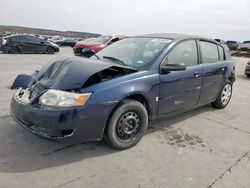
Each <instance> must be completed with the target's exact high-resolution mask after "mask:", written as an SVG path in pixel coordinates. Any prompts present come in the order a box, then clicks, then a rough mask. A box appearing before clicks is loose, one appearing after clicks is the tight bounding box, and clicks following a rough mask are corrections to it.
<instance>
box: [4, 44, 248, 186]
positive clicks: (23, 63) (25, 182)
mask: <svg viewBox="0 0 250 188" xmlns="http://www.w3.org/2000/svg"><path fill="white" fill-rule="evenodd" d="M60 55H73V53H72V49H71V48H62V49H61V52H60V53H58V54H56V55H3V54H1V55H0V65H1V69H0V91H1V94H0V104H1V105H0V187H1V188H7V187H25V188H34V187H37V188H39V187H46V188H47V187H51V188H52V187H53V188H59V187H63V188H66V187H84V188H85V187H87V188H89V187H91V188H92V187H96V188H101V187H108V188H123V187H124V188H130V187H132V188H144V187H146V188H160V187H161V188H168V187H171V188H172V187H173V188H184V187H185V188H187V187H188V188H189V187H190V188H200V187H216V188H217V187H218V188H221V187H225V188H226V187H227V188H228V187H230V188H234V187H235V188H236V187H237V188H240V187H250V178H249V175H250V162H249V157H250V122H249V115H250V113H249V109H250V79H248V78H247V77H246V76H245V75H244V68H245V65H246V62H247V61H248V60H250V59H246V58H235V59H236V61H237V70H236V71H237V81H236V82H235V84H234V92H233V98H232V100H231V103H230V104H229V106H228V107H227V108H226V109H224V110H215V109H213V108H212V107H211V106H210V105H207V106H204V107H201V108H199V109H196V110H193V111H189V112H187V113H184V114H181V115H178V116H175V117H172V118H163V119H160V120H157V122H154V123H152V124H151V128H150V129H149V130H148V133H147V135H145V136H144V138H143V139H142V140H141V142H140V143H139V144H138V145H137V146H136V147H134V148H132V149H129V150H125V151H116V150H113V149H111V148H110V147H108V146H107V145H106V144H105V143H103V142H96V143H84V144H76V145H65V144H60V143H55V142H51V141H48V140H44V139H41V138H38V137H36V136H34V135H32V134H31V133H29V132H27V131H26V130H24V129H23V128H21V127H20V126H18V125H17V124H16V123H15V122H14V121H13V120H12V119H11V118H10V116H9V102H10V99H11V97H12V95H13V93H14V92H15V91H14V90H10V89H9V88H8V87H9V86H10V85H11V84H12V82H13V79H14V78H15V77H16V75H17V74H19V73H28V74H30V73H32V72H33V70H34V69H39V68H40V67H41V66H42V65H43V64H45V63H47V62H48V61H49V60H52V59H54V58H56V56H60Z"/></svg>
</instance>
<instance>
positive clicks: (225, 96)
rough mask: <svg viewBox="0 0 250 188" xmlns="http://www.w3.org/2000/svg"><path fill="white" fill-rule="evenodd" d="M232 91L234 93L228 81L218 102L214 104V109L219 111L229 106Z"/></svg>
mask: <svg viewBox="0 0 250 188" xmlns="http://www.w3.org/2000/svg"><path fill="white" fill-rule="evenodd" d="M232 91H233V88H232V83H231V82H229V81H228V82H227V83H226V84H225V85H224V86H223V88H222V90H221V91H220V93H219V96H218V98H217V99H216V101H214V102H213V103H212V105H213V107H215V108H218V109H222V108H225V107H226V106H227V105H228V103H229V101H230V100H231V97H232Z"/></svg>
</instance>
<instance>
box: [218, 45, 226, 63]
mask: <svg viewBox="0 0 250 188" xmlns="http://www.w3.org/2000/svg"><path fill="white" fill-rule="evenodd" d="M218 48H219V55H220V61H224V60H225V54H224V49H223V48H222V47H221V46H219V45H218Z"/></svg>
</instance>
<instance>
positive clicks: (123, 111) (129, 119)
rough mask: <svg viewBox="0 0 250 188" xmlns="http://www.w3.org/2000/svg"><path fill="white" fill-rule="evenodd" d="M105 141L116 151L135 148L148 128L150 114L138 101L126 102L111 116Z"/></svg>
mask: <svg viewBox="0 0 250 188" xmlns="http://www.w3.org/2000/svg"><path fill="white" fill-rule="evenodd" d="M106 126H107V127H106V130H105V133H104V140H105V141H106V143H108V144H109V145H110V146H112V147H114V148H115V149H120V150H122V149H127V148H130V147H133V146H135V145H136V144H137V143H138V142H139V141H140V140H141V138H142V137H143V135H144V133H145V132H146V130H147V128H148V113H147V110H146V109H145V107H144V105H143V104H141V103H140V102H138V101H136V100H124V101H122V102H121V103H120V104H119V106H117V107H116V109H115V110H114V111H113V113H112V114H111V116H110V118H109V121H108V123H107V125H106Z"/></svg>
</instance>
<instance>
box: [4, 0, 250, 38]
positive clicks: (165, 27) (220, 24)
mask: <svg viewBox="0 0 250 188" xmlns="http://www.w3.org/2000/svg"><path fill="white" fill-rule="evenodd" d="M0 3H1V8H0V9H1V11H0V24H4V25H20V26H30V27H38V28H48V29H58V30H76V31H86V32H95V33H102V34H124V35H137V34H144V33H155V32H174V33H186V34H197V35H203V36H207V37H211V38H224V39H225V40H229V39H232V40H250V1H249V0H237V1H228V0H155V1H153V0H105V1H104V0H8V1H7V0H0Z"/></svg>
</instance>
